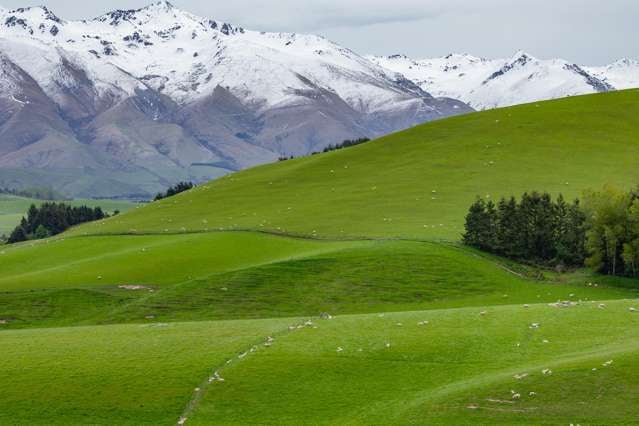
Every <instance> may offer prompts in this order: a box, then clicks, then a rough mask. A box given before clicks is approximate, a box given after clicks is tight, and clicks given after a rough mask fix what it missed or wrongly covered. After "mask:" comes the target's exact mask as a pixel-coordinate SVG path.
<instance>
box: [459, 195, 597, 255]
mask: <svg viewBox="0 0 639 426" xmlns="http://www.w3.org/2000/svg"><path fill="white" fill-rule="evenodd" d="M585 240H586V215H585V213H584V211H583V210H582V208H581V207H580V204H579V201H578V200H575V201H574V202H573V203H567V202H566V201H565V200H564V198H563V197H562V196H561V195H560V196H559V197H557V199H556V200H553V199H552V197H551V196H550V195H549V194H547V193H544V194H540V193H537V192H533V193H531V194H528V193H526V194H524V195H523V196H522V197H521V200H519V201H518V200H517V199H516V198H515V197H511V198H510V199H505V198H502V199H501V200H500V201H499V203H498V204H497V205H495V203H493V202H492V201H488V202H486V201H484V200H482V199H480V198H478V199H477V201H475V203H474V204H473V205H472V206H471V207H470V210H469V212H468V215H467V216H466V232H465V234H464V236H463V241H464V243H465V244H467V245H469V246H472V247H476V248H479V249H481V250H484V251H487V252H490V253H494V254H497V255H500V256H505V257H508V258H511V259H515V260H520V261H526V262H532V263H537V264H544V265H566V266H579V265H583V263H584V260H585V259H586V250H585Z"/></svg>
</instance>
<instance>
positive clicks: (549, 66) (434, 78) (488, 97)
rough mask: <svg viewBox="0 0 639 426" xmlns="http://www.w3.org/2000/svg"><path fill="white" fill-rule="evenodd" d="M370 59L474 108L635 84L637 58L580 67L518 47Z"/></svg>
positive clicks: (638, 74) (638, 82) (638, 70)
mask: <svg viewBox="0 0 639 426" xmlns="http://www.w3.org/2000/svg"><path fill="white" fill-rule="evenodd" d="M369 59H371V60H372V61H373V62H375V63H376V64H378V65H380V66H382V67H385V68H387V69H389V70H392V71H395V72H399V73H401V74H403V75H404V76H406V77H407V78H408V79H410V80H412V81H414V82H415V83H416V84H417V85H419V86H420V87H421V88H422V89H423V90H425V91H427V92H429V93H432V94H433V95H434V96H447V97H451V98H454V99H459V100H462V101H464V102H466V103H468V104H469V105H471V106H472V107H473V108H476V109H487V108H494V107H503V106H509V105H515V104H521V103H526V102H534V101H539V100H544V99H555V98H561V97H566V96H574V95H581V94H588V93H598V92H606V91H610V90H615V89H625V88H630V87H639V63H637V62H636V61H630V60H622V61H618V62H616V63H614V64H612V65H610V66H607V67H599V68H597V67H582V66H579V65H576V64H573V63H570V62H568V61H565V60H562V59H551V60H541V59H537V58H535V57H533V56H531V55H529V54H527V53H525V52H521V51H520V52H517V53H516V54H515V55H514V56H513V57H512V58H510V59H483V58H477V57H474V56H470V55H457V54H451V55H448V56H445V57H443V58H435V59H423V60H412V59H410V58H408V57H406V56H403V55H394V56H388V57H370V58H369Z"/></svg>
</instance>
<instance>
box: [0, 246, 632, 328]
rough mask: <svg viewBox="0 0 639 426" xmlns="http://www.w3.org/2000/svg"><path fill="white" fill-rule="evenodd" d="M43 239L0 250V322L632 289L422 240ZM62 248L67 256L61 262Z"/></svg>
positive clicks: (474, 300)
mask: <svg viewBox="0 0 639 426" xmlns="http://www.w3.org/2000/svg"><path fill="white" fill-rule="evenodd" d="M50 241H51V242H49V243H46V242H41V243H39V244H36V245H35V246H34V247H29V246H28V245H27V246H20V247H15V248H12V249H11V250H10V251H6V252H5V254H3V255H0V256H1V257H0V258H1V259H2V261H3V267H4V270H3V273H2V274H0V276H1V278H0V286H2V288H3V291H2V292H0V319H5V320H9V324H5V325H0V328H5V329H6V328H26V327H35V326H37V327H45V326H64V325H77V324H85V325H86V324H101V323H126V322H140V321H141V322H153V321H198V320H204V319H206V320H210V319H231V318H272V317H283V316H300V315H319V314H320V313H321V312H331V313H333V314H352V313H365V312H382V311H402V310H422V309H435V308H444V307H462V306H477V305H486V304H494V305H504V304H512V303H531V302H534V303H537V302H550V301H556V300H558V299H567V298H572V299H574V300H578V299H584V300H588V299H590V300H592V299H619V298H630V297H637V295H638V291H639V286H638V285H637V282H635V281H628V282H627V283H625V284H627V285H626V288H615V287H611V286H601V287H597V288H595V287H588V286H586V283H588V282H589V281H592V279H593V278H592V277H589V276H587V275H586V276H576V277H574V279H572V280H571V281H570V282H568V283H564V285H557V284H556V282H557V281H558V280H559V279H565V278H566V277H565V276H561V277H559V278H557V277H554V278H553V281H552V282H536V281H531V280H526V279H522V278H519V277H517V276H516V275H514V274H512V273H510V272H507V271H506V270H504V269H502V267H500V265H499V264H498V263H495V261H493V260H492V259H490V258H485V257H480V256H477V255H475V252H473V251H470V250H467V249H463V248H460V247H457V246H447V245H442V244H437V243H427V242H414V241H356V242H321V241H312V240H301V239H291V238H284V237H276V236H271V235H265V234H254V233H208V234H191V235H171V236H117V237H104V236H102V237H76V238H68V239H64V240H50ZM53 248H55V249H53ZM143 250H144V251H143ZM69 258H73V259H74V261H73V262H65V260H66V259H69ZM32 259H33V260H32ZM27 263H30V265H31V267H30V269H29V270H28V271H26V272H25V271H24V265H25V264H27ZM98 274H100V275H99V276H100V277H101V279H99V276H98ZM121 284H141V285H145V286H147V287H148V289H144V290H139V291H130V290H125V289H120V288H118V285H121ZM610 284H617V283H616V280H615V281H613V282H611V283H610ZM151 290H152V291H151ZM571 294H572V296H571Z"/></svg>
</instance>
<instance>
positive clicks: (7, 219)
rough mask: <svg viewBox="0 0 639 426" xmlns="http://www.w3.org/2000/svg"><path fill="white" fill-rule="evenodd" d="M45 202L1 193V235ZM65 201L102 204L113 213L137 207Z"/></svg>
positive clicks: (88, 202)
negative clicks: (34, 207) (32, 205)
mask: <svg viewBox="0 0 639 426" xmlns="http://www.w3.org/2000/svg"><path fill="white" fill-rule="evenodd" d="M43 202H44V201H42V200H34V199H31V198H24V197H16V196H13V195H6V194H0V235H3V234H4V235H9V234H10V233H11V231H13V229H14V228H15V227H16V226H17V225H18V223H20V219H21V218H22V216H24V214H25V213H26V212H27V210H28V209H29V206H31V204H36V205H39V204H41V203H43ZM64 203H65V204H70V205H73V206H81V205H86V206H91V207H95V206H100V207H102V209H103V210H104V211H106V212H108V213H112V212H113V211H114V210H119V211H120V212H126V211H129V210H131V209H132V208H135V207H136V204H135V203H131V202H128V201H113V200H73V201H64Z"/></svg>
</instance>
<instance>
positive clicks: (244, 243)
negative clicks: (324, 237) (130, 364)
mask: <svg viewBox="0 0 639 426" xmlns="http://www.w3.org/2000/svg"><path fill="white" fill-rule="evenodd" d="M358 244H361V243H360V242H352V243H350V242H336V243H334V242H321V241H311V240H302V239H292V238H279V237H275V236H271V235H266V234H254V233H207V234H185V235H162V236H156V235H149V236H120V237H117V238H113V237H104V236H103V237H80V238H57V239H49V240H43V241H39V242H35V243H27V244H22V245H19V246H9V247H6V248H4V249H3V250H2V251H0V253H2V254H0V256H1V259H2V265H3V268H2V272H1V273H0V289H2V290H31V289H38V288H62V287H66V288H75V287H83V288H86V287H97V286H104V285H119V284H143V285H148V286H162V285H165V284H175V283H178V282H183V281H187V280H191V279H194V278H202V277H206V276H207V275H210V274H213V273H216V272H225V271H231V270H235V269H242V268H247V267H250V266H254V265H257V264H261V263H265V262H272V261H275V260H282V259H286V258H290V257H294V256H302V255H304V254H312V253H319V252H322V251H324V250H334V249H337V248H342V247H351V246H356V245H358ZM27 264H28V265H29V267H28V268H25V265H27Z"/></svg>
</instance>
